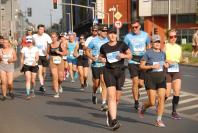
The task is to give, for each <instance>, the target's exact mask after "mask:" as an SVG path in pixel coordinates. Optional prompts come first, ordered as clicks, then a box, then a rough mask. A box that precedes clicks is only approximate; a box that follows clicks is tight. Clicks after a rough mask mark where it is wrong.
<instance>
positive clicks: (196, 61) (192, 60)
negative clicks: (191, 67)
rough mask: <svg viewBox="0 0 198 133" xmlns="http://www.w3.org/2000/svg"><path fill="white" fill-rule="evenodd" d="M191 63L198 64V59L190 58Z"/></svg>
mask: <svg viewBox="0 0 198 133" xmlns="http://www.w3.org/2000/svg"><path fill="white" fill-rule="evenodd" d="M189 61H190V63H192V64H195V63H198V58H197V57H192V56H190V57H189Z"/></svg>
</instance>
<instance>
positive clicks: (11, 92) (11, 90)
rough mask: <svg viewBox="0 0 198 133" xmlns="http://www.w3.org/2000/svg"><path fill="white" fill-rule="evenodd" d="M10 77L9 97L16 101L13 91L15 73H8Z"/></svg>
mask: <svg viewBox="0 0 198 133" xmlns="http://www.w3.org/2000/svg"><path fill="white" fill-rule="evenodd" d="M7 77H8V90H9V95H10V97H11V99H14V92H13V91H14V89H13V72H8V73H7Z"/></svg>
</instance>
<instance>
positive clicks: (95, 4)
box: [91, 2, 97, 19]
mask: <svg viewBox="0 0 198 133" xmlns="http://www.w3.org/2000/svg"><path fill="white" fill-rule="evenodd" d="M91 3H92V4H94V8H95V19H96V17H97V12H96V11H97V3H96V2H91Z"/></svg>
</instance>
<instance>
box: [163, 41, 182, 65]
mask: <svg viewBox="0 0 198 133" xmlns="http://www.w3.org/2000/svg"><path fill="white" fill-rule="evenodd" d="M165 50H166V51H165V52H166V59H167V60H169V61H173V62H177V63H179V62H180V59H181V55H182V49H181V46H179V45H178V44H176V43H175V44H173V45H172V44H170V43H167V44H165Z"/></svg>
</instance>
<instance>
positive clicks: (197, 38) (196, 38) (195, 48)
mask: <svg viewBox="0 0 198 133" xmlns="http://www.w3.org/2000/svg"><path fill="white" fill-rule="evenodd" d="M197 55H198V30H197V31H196V32H195V33H194V34H193V40H192V57H197Z"/></svg>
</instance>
